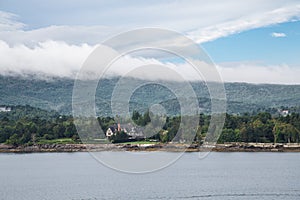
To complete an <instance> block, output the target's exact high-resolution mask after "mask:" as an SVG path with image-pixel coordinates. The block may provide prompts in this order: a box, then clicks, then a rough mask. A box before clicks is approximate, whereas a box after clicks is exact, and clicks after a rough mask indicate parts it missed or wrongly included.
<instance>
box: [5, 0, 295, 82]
mask: <svg viewBox="0 0 300 200" xmlns="http://www.w3.org/2000/svg"><path fill="white" fill-rule="evenodd" d="M143 27H158V28H166V29H171V30H175V31H178V32H180V33H182V34H184V35H186V36H187V37H189V38H191V39H193V40H194V41H195V42H196V43H198V44H199V45H200V46H202V47H203V48H204V49H205V51H206V52H207V53H208V54H209V56H210V57H211V58H212V60H213V61H214V62H215V63H216V64H217V65H218V67H219V70H220V73H221V75H222V76H223V78H224V80H225V81H243V82H272V83H273V82H274V83H297V84H298V83H299V84H300V78H298V77H300V74H299V72H300V59H299V57H300V56H299V55H298V54H299V52H300V2H299V1H298V0H277V1H273V0H264V1H261V0H245V1H237V0H227V1H226V3H225V2H224V1H223V0H211V1H204V0H190V1H188V2H187V1H180V0H178V1H171V0H162V1H158V0H155V1H151V2H147V1H138V0H131V1H117V0H114V1H92V0H87V1H83V0H72V1H71V0H67V1H66V0H65V1H63V0H60V1H59V0H53V1H49V2H47V3H45V2H43V1H38V0H10V1H5V0H0V52H1V53H2V54H3V55H6V57H5V58H4V59H2V60H1V61H0V73H2V74H3V73H5V72H7V71H16V72H18V73H23V72H24V71H31V72H35V71H41V72H44V73H53V71H55V72H57V73H60V74H53V75H63V74H64V75H66V74H71V72H72V71H76V70H78V69H79V67H80V64H81V63H82V62H83V61H84V59H85V57H86V56H88V55H89V53H90V52H91V51H92V50H93V48H94V47H95V45H96V44H99V43H100V42H102V41H103V40H105V39H106V38H109V37H111V36H112V35H115V34H118V33H120V32H123V31H128V30H131V29H135V28H143ZM22 52H23V53H22ZM56 52H64V56H63V57H59V54H57V53H56ZM72 55H77V56H73V57H72ZM16 57H18V59H17V60H18V62H17V61H16V59H15V58H16ZM49 63H51V65H50V64H49ZM53 63H54V64H55V66H56V67H57V70H52V69H53V67H54V66H53ZM76 63H77V64H76ZM78 63H79V64H78ZM74 65H76V66H74ZM258 71H259V73H261V74H262V75H261V77H257V72H258ZM233 72H234V73H233ZM245 73H246V74H247V76H245V75H243V74H245ZM263 73H267V74H268V76H269V77H271V78H270V79H266V80H265V77H266V74H263ZM279 79H280V80H279Z"/></svg>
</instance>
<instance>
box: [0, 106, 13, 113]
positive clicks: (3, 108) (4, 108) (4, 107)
mask: <svg viewBox="0 0 300 200" xmlns="http://www.w3.org/2000/svg"><path fill="white" fill-rule="evenodd" d="M10 111H11V108H10V107H6V106H1V107H0V112H10Z"/></svg>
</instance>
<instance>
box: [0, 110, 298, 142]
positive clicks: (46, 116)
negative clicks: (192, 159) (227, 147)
mask: <svg viewBox="0 0 300 200" xmlns="http://www.w3.org/2000/svg"><path fill="white" fill-rule="evenodd" d="M97 119H98V122H99V124H100V125H101V127H102V129H103V132H104V133H105V132H106V130H107V129H108V128H109V127H110V126H113V125H115V124H116V123H117V121H116V120H115V118H113V117H108V116H106V117H98V118H97ZM132 119H133V121H134V122H135V123H136V124H137V125H141V126H144V125H146V124H147V123H149V122H150V118H149V112H146V113H144V114H140V113H139V112H137V111H134V112H133V115H132ZM180 119H181V117H180V116H169V117H166V122H165V124H164V126H163V128H162V129H161V130H159V131H158V133H157V134H155V135H153V136H151V137H148V138H144V139H139V140H131V141H130V140H129V136H128V135H127V134H126V133H125V132H116V134H115V135H114V137H112V138H110V139H111V141H112V142H128V141H130V142H136V143H144V144H147V143H157V142H161V143H166V142H170V141H172V139H173V138H174V136H175V135H176V133H177V131H178V128H179V124H180ZM209 123H210V116H209V115H206V114H200V115H199V124H198V129H197V134H196V136H195V138H194V141H195V143H201V142H203V140H204V139H205V136H206V133H207V130H208V126H209ZM299 130H300V115H299V113H290V114H288V115H286V116H283V115H280V114H278V115H272V114H271V113H268V112H260V113H258V114H254V115H250V114H248V113H245V114H241V115H235V114H227V115H226V121H225V124H224V128H223V131H222V134H221V135H220V137H219V140H218V143H227V142H245V143H250V142H256V143H299V141H300V131H299ZM0 143H5V144H10V145H14V146H18V145H28V146H30V145H33V144H72V143H80V139H79V136H78V134H77V130H76V127H75V125H74V119H73V117H72V116H69V115H60V114H59V113H56V112H54V111H52V112H49V111H45V110H42V109H39V108H33V107H30V106H12V107H11V111H10V112H0Z"/></svg>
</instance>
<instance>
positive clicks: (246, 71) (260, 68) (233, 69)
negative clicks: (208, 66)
mask: <svg viewBox="0 0 300 200" xmlns="http://www.w3.org/2000/svg"><path fill="white" fill-rule="evenodd" d="M218 70H219V72H220V74H221V75H222V78H223V80H224V81H225V82H248V83H274V84H300V68H299V66H298V67H292V66H288V65H263V64H259V63H223V64H220V65H218Z"/></svg>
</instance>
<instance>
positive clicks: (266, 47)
mask: <svg viewBox="0 0 300 200" xmlns="http://www.w3.org/2000/svg"><path fill="white" fill-rule="evenodd" d="M272 33H284V34H285V35H286V36H285V37H272ZM202 46H203V47H204V48H205V49H206V51H207V52H208V53H209V54H210V56H211V57H212V58H213V60H214V61H215V62H239V61H249V62H262V63H265V64H283V63H285V64H290V65H299V64H300V56H299V53H300V22H299V21H297V22H287V23H281V24H276V25H270V26H268V27H263V28H256V29H253V30H249V31H245V32H242V33H238V34H234V35H230V36H228V37H225V38H219V39H217V40H214V41H211V42H207V43H204V44H202Z"/></svg>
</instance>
